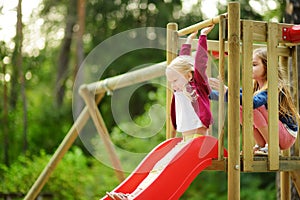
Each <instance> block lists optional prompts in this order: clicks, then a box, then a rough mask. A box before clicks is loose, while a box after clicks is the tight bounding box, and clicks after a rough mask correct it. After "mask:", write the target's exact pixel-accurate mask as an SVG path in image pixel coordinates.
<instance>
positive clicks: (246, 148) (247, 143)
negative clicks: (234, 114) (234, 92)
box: [242, 21, 254, 171]
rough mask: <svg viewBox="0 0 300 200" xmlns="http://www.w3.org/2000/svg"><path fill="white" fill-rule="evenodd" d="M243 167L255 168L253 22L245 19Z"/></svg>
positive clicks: (243, 50)
mask: <svg viewBox="0 0 300 200" xmlns="http://www.w3.org/2000/svg"><path fill="white" fill-rule="evenodd" d="M242 32H243V34H242V35H243V39H242V40H243V47H242V55H243V56H242V58H243V69H242V80H243V81H242V84H243V125H242V133H243V134H242V135H243V148H242V150H243V167H244V169H243V170H244V171H252V170H253V151H252V148H253V145H254V136H253V81H252V80H253V79H252V76H251V74H252V71H253V69H252V55H253V22H252V21H243V23H242Z"/></svg>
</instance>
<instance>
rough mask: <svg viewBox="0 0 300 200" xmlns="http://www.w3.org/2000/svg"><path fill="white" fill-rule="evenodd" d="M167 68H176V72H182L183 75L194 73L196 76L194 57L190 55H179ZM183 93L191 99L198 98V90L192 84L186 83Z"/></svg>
mask: <svg viewBox="0 0 300 200" xmlns="http://www.w3.org/2000/svg"><path fill="white" fill-rule="evenodd" d="M167 69H171V70H175V71H176V72H178V73H180V74H182V75H183V76H184V75H186V74H188V73H190V72H191V73H192V75H193V76H194V71H195V69H194V58H193V57H192V56H188V55H180V56H177V57H176V58H175V59H174V60H172V62H171V63H170V64H169V66H168V67H167ZM183 93H184V94H185V95H186V96H187V97H188V98H189V99H190V100H191V101H194V100H196V99H197V98H198V95H197V92H196V91H195V89H194V88H192V86H191V85H190V84H188V83H187V84H186V85H185V87H184V89H183Z"/></svg>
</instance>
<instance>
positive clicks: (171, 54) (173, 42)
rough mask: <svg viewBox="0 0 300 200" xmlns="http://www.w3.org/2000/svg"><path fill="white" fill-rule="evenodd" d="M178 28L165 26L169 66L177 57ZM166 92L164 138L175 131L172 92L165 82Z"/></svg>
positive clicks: (168, 84)
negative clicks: (172, 117)
mask: <svg viewBox="0 0 300 200" xmlns="http://www.w3.org/2000/svg"><path fill="white" fill-rule="evenodd" d="M177 30H178V26H177V24H176V23H169V24H168V25H167V52H166V54H167V65H169V64H170V63H171V62H172V60H173V59H174V58H176V56H177V42H178V35H177ZM166 85H167V90H166V138H167V139H169V138H172V137H175V134H176V132H175V130H174V128H173V126H172V123H171V115H170V111H171V100H172V91H171V90H170V89H171V85H170V83H169V82H168V81H167V83H166Z"/></svg>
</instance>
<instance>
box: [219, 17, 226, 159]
mask: <svg viewBox="0 0 300 200" xmlns="http://www.w3.org/2000/svg"><path fill="white" fill-rule="evenodd" d="M225 30H226V21H225V15H221V16H220V21H219V77H220V88H219V93H220V94H224V92H225V91H224V82H225V70H224V63H225V37H226V36H225ZM221 96H223V95H221ZM218 108H219V111H218V141H219V143H218V150H219V151H218V159H219V160H221V159H223V156H224V155H223V154H224V123H225V109H224V100H223V98H220V99H219V106H218Z"/></svg>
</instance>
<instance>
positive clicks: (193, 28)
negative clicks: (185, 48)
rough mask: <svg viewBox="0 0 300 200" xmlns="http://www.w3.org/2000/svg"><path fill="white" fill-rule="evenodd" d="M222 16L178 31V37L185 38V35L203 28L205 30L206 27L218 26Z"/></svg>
mask: <svg viewBox="0 0 300 200" xmlns="http://www.w3.org/2000/svg"><path fill="white" fill-rule="evenodd" d="M222 15H223V16H227V14H226V13H225V14H222ZM220 16H221V15H219V16H216V17H213V18H211V19H207V20H204V21H201V22H199V23H197V24H193V25H191V26H188V27H186V28H183V29H181V30H179V31H178V36H183V35H187V34H189V33H193V32H195V31H197V30H199V29H201V28H204V27H208V26H211V25H213V24H218V23H219V21H220Z"/></svg>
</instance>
